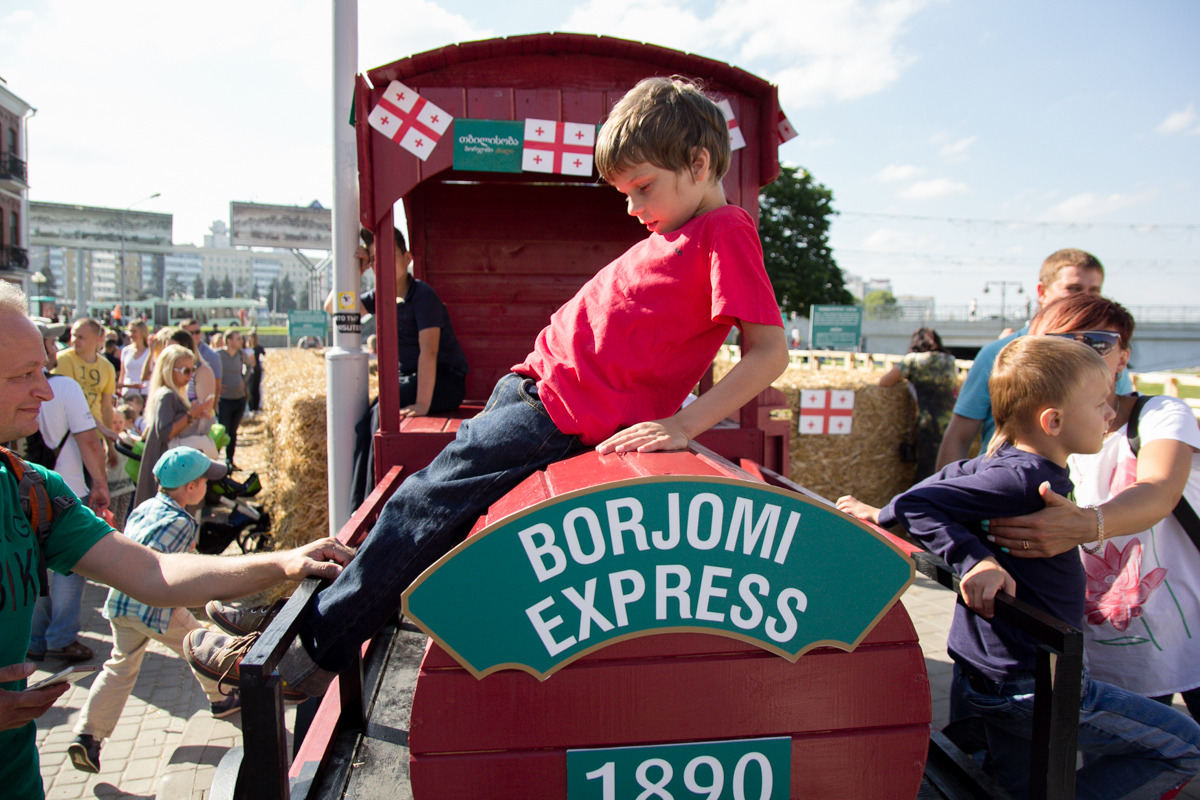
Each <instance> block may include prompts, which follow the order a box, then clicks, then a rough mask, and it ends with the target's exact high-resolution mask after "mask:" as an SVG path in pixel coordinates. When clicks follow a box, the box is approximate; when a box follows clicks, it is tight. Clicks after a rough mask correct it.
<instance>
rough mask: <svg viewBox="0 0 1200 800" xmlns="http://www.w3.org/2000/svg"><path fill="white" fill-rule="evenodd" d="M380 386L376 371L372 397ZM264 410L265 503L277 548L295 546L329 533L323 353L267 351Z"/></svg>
mask: <svg viewBox="0 0 1200 800" xmlns="http://www.w3.org/2000/svg"><path fill="white" fill-rule="evenodd" d="M376 387H377V379H376V378H375V377H374V375H372V377H371V394H372V395H374V394H375V391H376ZM263 410H264V412H265V415H266V423H267V436H268V439H269V442H268V447H269V448H270V450H271V453H272V459H271V470H270V475H269V479H268V480H265V481H264V487H265V488H264V495H265V496H264V498H263V502H264V504H265V505H266V507H267V510H268V511H270V513H271V521H272V530H271V535H272V537H273V538H274V540H275V544H276V547H279V548H281V549H282V548H288V547H296V546H298V545H302V544H305V543H307V542H311V541H313V540H315V539H319V538H321V537H322V536H325V535H327V534H328V531H329V499H328V498H329V490H328V482H329V470H328V463H327V458H326V453H327V450H326V446H325V439H326V428H325V354H324V352H323V351H320V350H301V349H293V348H289V349H287V350H273V351H271V352H269V353H268V354H267V362H266V368H265V369H264V370H263Z"/></svg>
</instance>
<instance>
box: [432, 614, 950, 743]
mask: <svg viewBox="0 0 1200 800" xmlns="http://www.w3.org/2000/svg"><path fill="white" fill-rule="evenodd" d="M664 635H667V634H664ZM930 719H931V712H930V699H929V682H928V678H927V676H926V673H925V662H924V656H923V654H922V651H921V648H920V646H919V645H917V644H916V643H908V644H898V645H894V646H885V645H878V646H872V647H863V648H860V649H858V650H856V651H855V652H853V653H845V652H842V651H840V650H835V649H832V648H826V649H822V650H821V651H819V652H817V651H813V652H810V653H807V654H805V655H804V656H802V657H800V658H799V659H798V660H797V661H796V662H795V663H794V664H793V663H791V662H788V661H787V660H785V659H783V658H780V657H778V656H775V655H772V654H768V653H766V652H765V651H762V655H761V656H760V655H757V654H735V655H714V656H706V657H702V658H701V657H685V658H651V657H648V658H641V659H631V660H628V661H624V662H612V661H609V662H600V663H596V662H583V661H581V662H576V663H574V664H571V665H569V666H568V667H565V668H563V669H562V670H559V671H558V672H556V673H555V674H554V675H552V676H551V677H550V678H548V679H547V680H546V681H544V682H539V681H538V680H537V679H536V678H534V677H532V676H531V675H529V674H527V673H525V672H520V671H516V670H511V671H504V672H497V673H494V674H492V675H489V676H488V677H486V678H484V679H482V680H477V679H476V678H474V677H473V676H472V675H471V674H470V673H468V672H466V671H465V670H437V671H424V670H423V671H422V672H421V674H420V675H419V677H418V678H417V690H416V694H415V696H414V699H413V708H412V724H411V729H410V734H409V743H410V746H411V748H412V752H413V753H414V754H415V755H419V754H424V753H444V752H461V751H473V750H512V749H517V750H521V749H534V748H539V747H560V746H563V747H602V746H610V745H611V746H620V745H626V744H636V743H639V742H659V743H668V742H679V741H689V740H707V739H728V738H745V737H752V736H782V735H794V734H803V733H808V732H817V731H846V732H853V731H856V730H860V729H863V730H865V729H877V728H887V727H896V726H901V727H904V726H911V725H921V724H928V723H929V721H930ZM926 733H927V731H926Z"/></svg>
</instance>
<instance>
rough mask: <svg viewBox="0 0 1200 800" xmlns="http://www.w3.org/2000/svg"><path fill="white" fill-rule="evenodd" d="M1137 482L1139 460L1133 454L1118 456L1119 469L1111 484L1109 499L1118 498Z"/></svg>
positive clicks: (1114, 474)
mask: <svg viewBox="0 0 1200 800" xmlns="http://www.w3.org/2000/svg"><path fill="white" fill-rule="evenodd" d="M1136 482H1137V458H1136V457H1135V456H1134V455H1133V454H1132V453H1121V454H1120V455H1119V456H1117V467H1116V469H1114V470H1113V476H1112V480H1111V481H1110V482H1109V490H1108V491H1109V497H1116V496H1117V495H1119V494H1120V493H1121V492H1123V491H1125V490H1126V489H1128V488H1129V487H1130V486H1133V484H1134V483H1136Z"/></svg>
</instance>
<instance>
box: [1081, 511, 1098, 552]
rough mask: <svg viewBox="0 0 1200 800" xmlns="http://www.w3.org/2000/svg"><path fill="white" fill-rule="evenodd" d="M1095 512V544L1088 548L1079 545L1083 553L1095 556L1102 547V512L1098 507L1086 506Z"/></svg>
mask: <svg viewBox="0 0 1200 800" xmlns="http://www.w3.org/2000/svg"><path fill="white" fill-rule="evenodd" d="M1088 508H1090V509H1092V510H1093V511H1095V512H1096V544H1095V545H1093V546H1092V547H1088V546H1087V545H1086V544H1084V545H1080V547H1082V548H1083V550H1084V552H1085V553H1092V554H1093V555H1095V554H1096V553H1099V552H1100V548H1101V547H1103V546H1104V512H1103V511H1101V510H1100V506H1088Z"/></svg>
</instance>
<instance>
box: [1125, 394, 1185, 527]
mask: <svg viewBox="0 0 1200 800" xmlns="http://www.w3.org/2000/svg"><path fill="white" fill-rule="evenodd" d="M1149 400H1150V396H1149V395H1144V394H1140V395H1138V396H1137V400H1135V401H1134V403H1133V410H1132V411H1130V412H1129V423H1128V425H1126V427H1125V436H1126V438H1128V439H1129V449H1130V450H1132V451H1133V455H1134V457H1135V458H1136V457H1137V454H1138V451H1140V450H1141V449H1142V436H1141V434H1140V433H1139V432H1138V419H1139V418H1140V417H1141V415H1142V408H1144V407H1145V405H1146V403H1147V402H1149ZM1171 513H1172V514H1174V515H1175V519H1176V520H1178V521H1179V524H1180V526H1181V527H1182V528H1183V530H1184V532H1185V533H1186V534H1187V535H1188V538H1189V539H1191V540H1192V544H1194V545H1195V546H1196V549H1197V550H1200V516H1197V515H1196V509H1194V508H1192V504H1191V503H1189V502H1188V501H1187V498H1186V497H1184V496H1183V495H1180V496H1179V502H1178V503H1177V504H1176V505H1175V509H1174V510H1173V511H1172V512H1171Z"/></svg>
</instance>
